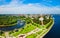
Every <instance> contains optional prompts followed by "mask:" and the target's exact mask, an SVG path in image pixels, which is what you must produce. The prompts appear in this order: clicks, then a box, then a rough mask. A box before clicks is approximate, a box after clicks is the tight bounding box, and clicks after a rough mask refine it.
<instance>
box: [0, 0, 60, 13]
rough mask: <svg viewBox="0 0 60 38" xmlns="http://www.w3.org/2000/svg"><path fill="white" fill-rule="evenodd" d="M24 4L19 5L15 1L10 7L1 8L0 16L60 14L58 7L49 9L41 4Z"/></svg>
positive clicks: (3, 6)
mask: <svg viewBox="0 0 60 38" xmlns="http://www.w3.org/2000/svg"><path fill="white" fill-rule="evenodd" d="M18 1H19V0H18ZM22 2H23V1H21V3H20V4H18V2H17V1H16V0H14V1H12V2H11V3H10V4H9V5H2V6H0V14H60V13H59V12H60V8H58V7H47V6H44V5H41V4H39V3H36V4H23V3H22Z"/></svg>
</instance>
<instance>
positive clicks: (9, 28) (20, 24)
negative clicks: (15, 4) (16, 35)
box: [0, 20, 25, 31]
mask: <svg viewBox="0 0 60 38" xmlns="http://www.w3.org/2000/svg"><path fill="white" fill-rule="evenodd" d="M24 25H25V22H23V21H22V22H21V21H20V20H18V21H17V24H16V25H15V26H11V27H2V28H0V30H2V31H11V30H14V29H19V28H21V27H23V26H24Z"/></svg>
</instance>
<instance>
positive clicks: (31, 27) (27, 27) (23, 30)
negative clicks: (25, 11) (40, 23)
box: [12, 24, 37, 36]
mask: <svg viewBox="0 0 60 38" xmlns="http://www.w3.org/2000/svg"><path fill="white" fill-rule="evenodd" d="M35 28H37V27H36V26H34V25H32V24H26V25H25V27H24V28H22V29H20V31H18V32H14V33H12V35H13V36H17V35H19V34H25V33H28V32H30V31H32V30H34V29H35Z"/></svg>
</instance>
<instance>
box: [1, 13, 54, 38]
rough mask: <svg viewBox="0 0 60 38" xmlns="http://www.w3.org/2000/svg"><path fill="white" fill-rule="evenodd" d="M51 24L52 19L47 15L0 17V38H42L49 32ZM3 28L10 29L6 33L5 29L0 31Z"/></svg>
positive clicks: (52, 22)
mask: <svg viewBox="0 0 60 38" xmlns="http://www.w3.org/2000/svg"><path fill="white" fill-rule="evenodd" d="M53 24H54V19H53V17H52V15H49V14H43V15H41V14H16V15H14V14H12V15H0V37H1V38H3V37H4V38H5V37H6V38H43V36H45V35H46V34H47V33H48V32H49V31H50V29H51V28H52V26H53ZM12 26H13V27H12ZM5 27H6V28H8V27H9V28H10V29H11V28H12V29H11V30H10V29H8V31H7V29H5V30H2V29H1V28H5ZM13 28H14V29H13Z"/></svg>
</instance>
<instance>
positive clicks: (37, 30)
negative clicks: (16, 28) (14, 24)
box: [18, 28, 42, 38]
mask: <svg viewBox="0 0 60 38" xmlns="http://www.w3.org/2000/svg"><path fill="white" fill-rule="evenodd" d="M40 30H42V29H39V28H36V29H34V30H32V31H30V32H28V33H26V34H20V35H25V36H24V37H23V38H25V37H26V36H29V35H31V34H35V33H36V32H39V31H40ZM20 35H18V37H19V36H20Z"/></svg>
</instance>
